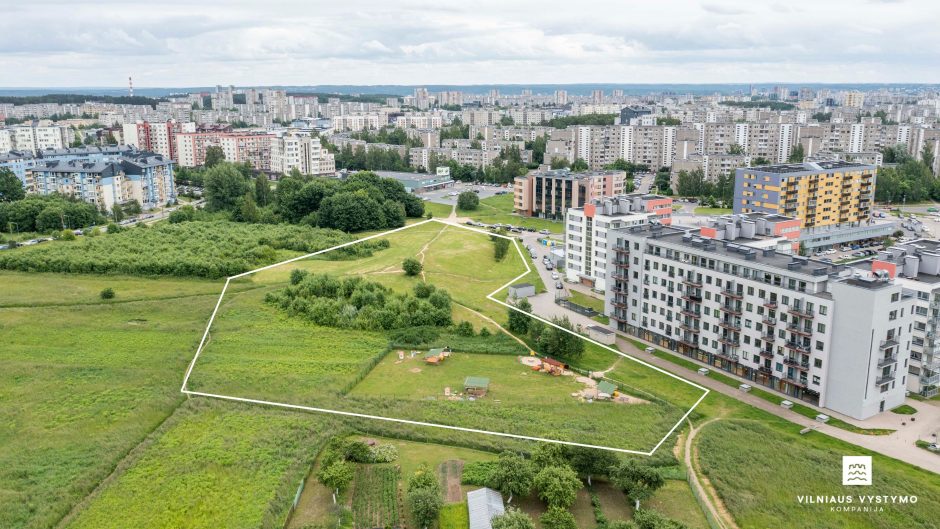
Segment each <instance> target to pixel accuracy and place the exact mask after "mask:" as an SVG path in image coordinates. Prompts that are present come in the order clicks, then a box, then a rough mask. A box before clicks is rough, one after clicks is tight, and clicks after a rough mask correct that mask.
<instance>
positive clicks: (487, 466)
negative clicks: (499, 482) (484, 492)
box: [460, 461, 499, 487]
mask: <svg viewBox="0 0 940 529" xmlns="http://www.w3.org/2000/svg"><path fill="white" fill-rule="evenodd" d="M498 466H499V461H475V462H472V463H467V464H465V465H464V466H463V474H462V475H461V476H460V483H462V484H464V485H473V486H476V487H485V486H486V484H487V483H489V480H490V476H492V475H493V472H495V471H496V468H497V467H498Z"/></svg>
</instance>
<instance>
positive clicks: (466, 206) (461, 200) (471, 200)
mask: <svg viewBox="0 0 940 529" xmlns="http://www.w3.org/2000/svg"><path fill="white" fill-rule="evenodd" d="M478 207H480V197H479V196H478V195H477V194H476V193H474V192H473V191H464V192H463V193H460V195H458V196H457V209H460V210H463V211H473V210H475V209H477V208H478Z"/></svg>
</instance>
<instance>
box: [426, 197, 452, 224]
mask: <svg viewBox="0 0 940 529" xmlns="http://www.w3.org/2000/svg"><path fill="white" fill-rule="evenodd" d="M453 209H454V206H452V205H450V204H438V203H437V202H431V201H430V200H425V201H424V212H425V213H430V214H431V215H432V216H433V217H434V218H435V219H446V218H447V217H449V216H450V212H451V211H452V210H453Z"/></svg>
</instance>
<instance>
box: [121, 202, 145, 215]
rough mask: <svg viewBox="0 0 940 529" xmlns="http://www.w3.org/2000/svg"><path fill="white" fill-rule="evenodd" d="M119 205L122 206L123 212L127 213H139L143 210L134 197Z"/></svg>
mask: <svg viewBox="0 0 940 529" xmlns="http://www.w3.org/2000/svg"><path fill="white" fill-rule="evenodd" d="M121 207H123V208H124V213H126V214H127V215H140V213H141V212H142V211H143V210H144V208H143V207H141V205H140V202H138V201H137V199H136V198H134V199H131V200H128V201H127V202H125V203H124V204H123V205H122V206H121Z"/></svg>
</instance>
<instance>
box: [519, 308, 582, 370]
mask: <svg viewBox="0 0 940 529" xmlns="http://www.w3.org/2000/svg"><path fill="white" fill-rule="evenodd" d="M552 323H554V324H555V325H549V326H535V325H533V324H532V323H530V324H529V330H530V333H531V331H532V330H533V329H536V330H538V331H539V334H538V336H537V337H536V346H537V347H538V350H539V351H540V352H541V353H542V354H544V355H547V356H553V357H555V358H562V359H565V360H577V359H578V358H581V355H583V354H584V340H582V339H581V338H580V337H578V336H577V334H576V333H574V332H573V331H572V329H573V327H572V325H571V321H570V320H569V319H568V317H567V316H563V317H562V318H560V319H559V318H552ZM559 327H561V328H559ZM569 331H571V332H569Z"/></svg>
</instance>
